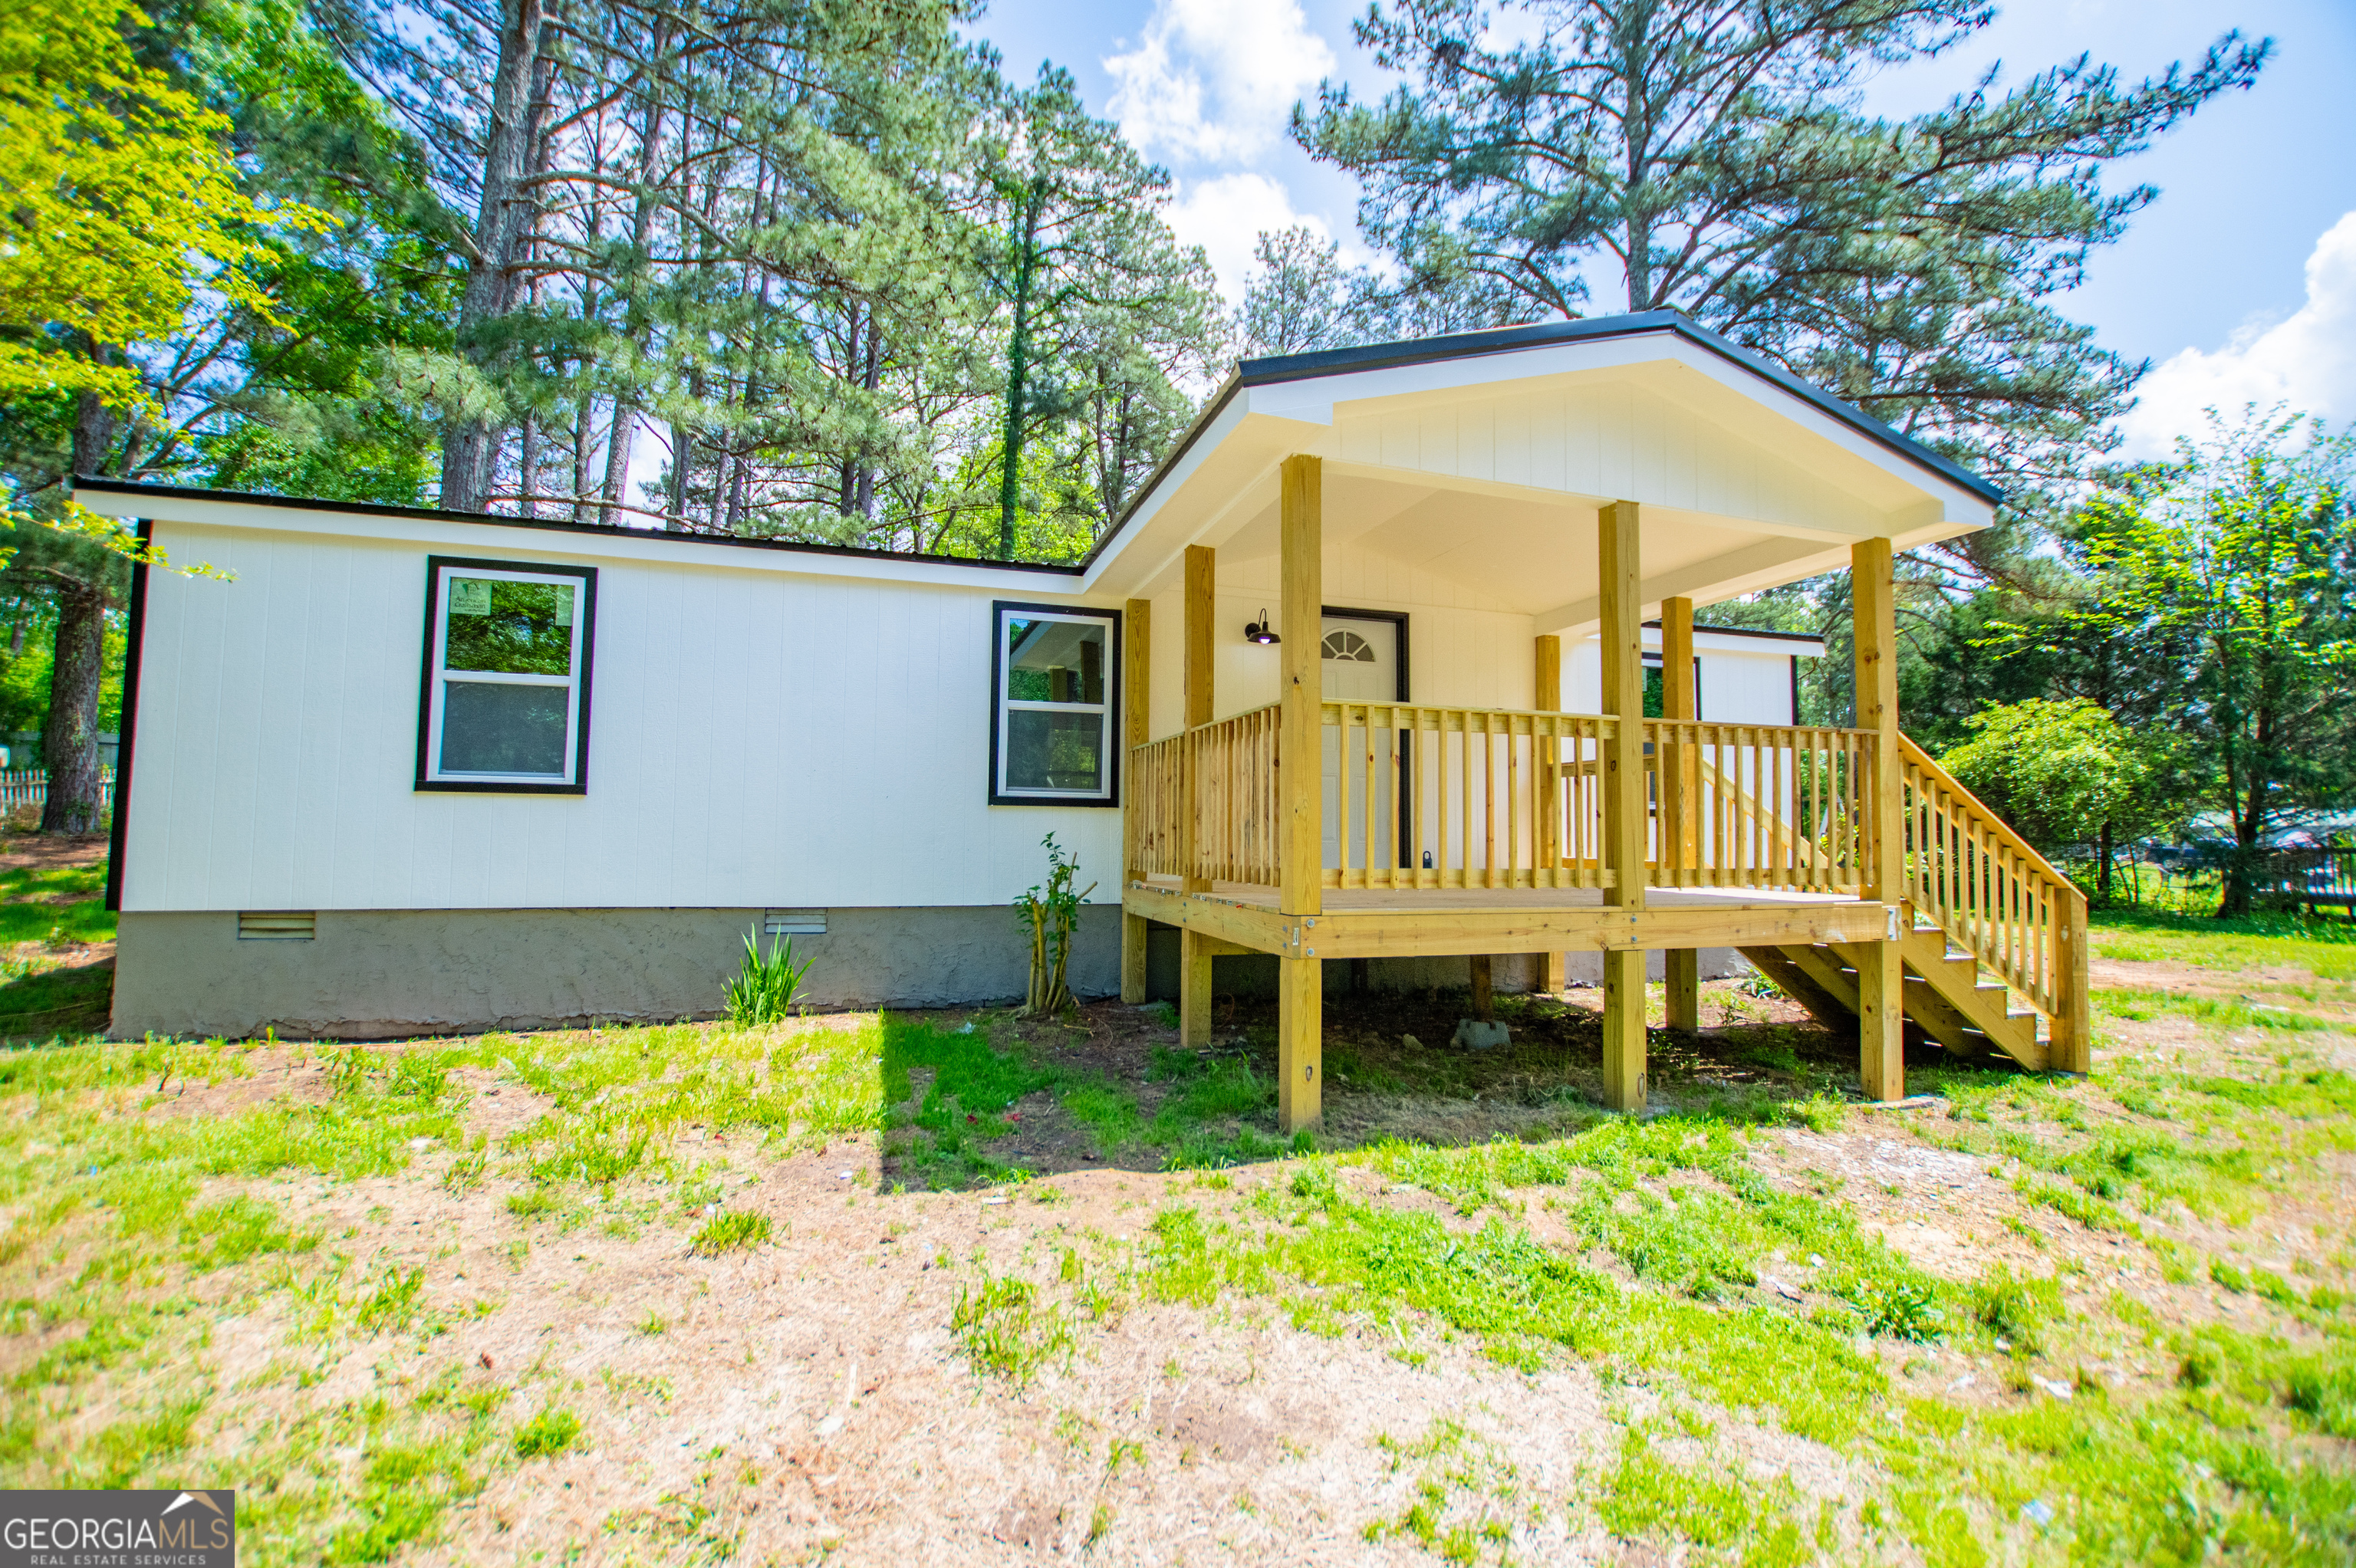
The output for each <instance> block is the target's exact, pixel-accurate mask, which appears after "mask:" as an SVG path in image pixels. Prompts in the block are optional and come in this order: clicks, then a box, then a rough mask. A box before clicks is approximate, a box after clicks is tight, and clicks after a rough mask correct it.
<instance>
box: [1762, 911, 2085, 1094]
mask: <svg viewBox="0 0 2356 1568" xmlns="http://www.w3.org/2000/svg"><path fill="white" fill-rule="evenodd" d="M1740 951H1741V953H1742V955H1743V956H1744V957H1745V958H1747V959H1749V960H1750V961H1751V966H1752V967H1754V968H1756V969H1757V970H1759V972H1760V973H1762V975H1765V976H1767V977H1768V979H1770V980H1772V981H1773V982H1774V983H1775V985H1776V987H1778V988H1779V989H1781V990H1782V991H1783V993H1784V994H1785V995H1786V996H1789V997H1791V998H1792V999H1793V1000H1794V1001H1796V1002H1798V1003H1799V1004H1800V1005H1801V1006H1802V1007H1804V1008H1806V1009H1807V1010H1808V1012H1809V1014H1810V1015H1811V1016H1813V1017H1814V1018H1815V1019H1816V1021H1817V1022H1819V1023H1821V1024H1823V1025H1824V1026H1825V1027H1826V1028H1827V1029H1854V1028H1855V1027H1856V1023H1857V1014H1858V989H1857V963H1858V953H1857V952H1856V950H1855V949H1854V948H1853V947H1851V946H1847V945H1840V946H1833V945H1821V946H1810V947H1802V946H1796V945H1794V946H1789V947H1746V948H1743V949H1741V950H1740ZM1900 954H1901V959H1902V960H1903V965H1904V968H1903V972H1904V975H1905V978H1906V996H1905V1012H1906V1017H1907V1018H1908V1019H1910V1020H1912V1022H1913V1023H1914V1024H1915V1025H1916V1026H1917V1027H1918V1028H1920V1029H1922V1032H1923V1033H1924V1034H1926V1035H1928V1036H1929V1037H1930V1038H1931V1039H1933V1040H1936V1041H1938V1042H1939V1044H1940V1045H1942V1046H1944V1047H1945V1048H1946V1049H1947V1050H1949V1051H1954V1052H1956V1053H1958V1054H1960V1055H1966V1056H1976V1055H1980V1054H1982V1053H1984V1052H1985V1051H1988V1050H1990V1049H1994V1050H1997V1051H2002V1052H2003V1053H2004V1054H2006V1055H2007V1056H2009V1057H2011V1058H2012V1059H2013V1060H2014V1061H2018V1062H2019V1063H2020V1064H2021V1065H2022V1066H2024V1067H2026V1068H2029V1070H2030V1071H2032V1072H2041V1071H2043V1070H2044V1067H2045V1064H2046V1061H2047V1059H2048V1051H2047V1047H2046V1041H2045V1040H2043V1039H2041V1038H2040V1035H2039V1032H2038V1027H2037V1026H2038V1021H2039V1016H2038V1015H2037V1014H2035V1013H2033V1012H2015V1011H2013V1010H2012V996H2011V993H2010V992H2009V991H2008V990H2007V989H2006V988H2005V987H2002V986H1998V985H1984V984H1982V983H1981V981H1980V966H1979V961H1978V960H1977V959H1976V958H1974V957H1973V956H1972V955H1970V954H1967V953H1960V952H1957V951H1955V950H1954V948H1953V947H1951V946H1950V945H1949V944H1948V941H1947V933H1945V932H1944V931H1943V930H1941V929H1940V928H1939V927H1937V926H1935V925H1928V924H1916V925H1914V926H1913V927H1912V929H1911V930H1909V931H1908V932H1907V933H1906V934H1905V936H1904V937H1902V938H1901V946H1900Z"/></svg>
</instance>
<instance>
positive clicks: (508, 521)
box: [73, 475, 1087, 577]
mask: <svg viewBox="0 0 2356 1568" xmlns="http://www.w3.org/2000/svg"><path fill="white" fill-rule="evenodd" d="M73 488H74V490H75V492H76V493H77V494H80V492H82V491H85V490H88V491H100V492H103V493H105V494H108V495H113V496H167V497H170V498H172V499H174V500H187V501H234V502H240V503H242V504H244V505H247V506H256V507H288V508H299V509H301V510H304V511H314V512H346V513H350V514H353V515H356V516H359V517H420V518H427V519H431V520H433V521H436V522H460V523H477V524H481V525H485V526H487V527H491V528H541V529H545V530H547V531H549V532H552V533H562V534H590V535H594V536H595V537H597V538H599V539H647V540H658V539H659V540H663V541H666V542H669V543H672V544H712V545H726V546H731V547H733V548H735V549H768V550H786V551H789V552H793V553H798V554H802V555H830V556H841V557H847V558H850V559H851V560H905V561H910V562H914V563H916V564H920V565H926V566H963V567H972V568H977V569H980V570H985V571H1035V572H1045V573H1047V574H1049V575H1051V576H1056V577H1077V576H1079V575H1080V574H1081V573H1082V572H1084V571H1087V565H1086V563H1082V564H1080V565H1077V566H1072V565H1066V564H1063V563H1060V562H1055V561H1037V560H979V559H977V558H975V557H973V556H965V555H926V554H919V553H917V552H916V551H915V550H902V549H860V548H859V547H857V546H855V545H839V544H808V543H805V542H803V541H801V540H798V539H744V538H743V537H741V536H738V535H735V534H689V533H673V532H670V531H669V530H667V529H661V528H622V527H618V526H614V525H609V524H605V523H575V522H571V521H567V520H565V519H562V518H557V517H504V516H502V515H500V514H499V513H497V512H445V511H444V510H442V509H441V508H440V507H392V506H386V505H384V504H382V503H380V502H375V501H323V500H316V499H314V498H311V497H308V496H271V495H264V494H262V493H260V492H257V491H250V490H208V489H204V488H202V487H200V486H197V485H151V484H144V483H138V482H134V481H132V480H127V479H106V478H101V477H96V476H93V475H75V476H74V480H73Z"/></svg>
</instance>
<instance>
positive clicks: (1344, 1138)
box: [879, 981, 2014, 1191]
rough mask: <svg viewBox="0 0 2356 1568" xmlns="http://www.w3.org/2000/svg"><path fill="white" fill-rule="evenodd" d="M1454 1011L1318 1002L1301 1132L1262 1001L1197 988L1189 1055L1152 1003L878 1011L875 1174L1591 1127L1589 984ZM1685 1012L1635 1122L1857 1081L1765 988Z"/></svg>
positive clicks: (1655, 1038)
mask: <svg viewBox="0 0 2356 1568" xmlns="http://www.w3.org/2000/svg"><path fill="white" fill-rule="evenodd" d="M1657 989H1658V987H1655V991H1656V992H1657ZM1654 1010H1655V1013H1656V1014H1657V1012H1658V1010H1659V1008H1658V997H1657V996H1656V997H1655V1008H1654ZM1469 1012H1470V997H1469V995H1468V993H1467V992H1466V991H1464V990H1463V989H1462V988H1457V989H1444V988H1443V989H1431V990H1419V991H1405V992H1344V993H1339V994H1335V995H1332V996H1329V997H1327V998H1326V1004H1325V1018H1324V1077H1325V1087H1324V1095H1323V1111H1324V1119H1323V1125H1322V1127H1321V1128H1319V1129H1318V1130H1317V1131H1316V1132H1314V1133H1303V1134H1300V1135H1286V1134H1284V1133H1283V1132H1281V1131H1280V1128H1279V1127H1278V1125H1277V1118H1276V1038H1277V1031H1276V1025H1277V1015H1276V1005H1275V1004H1274V1003H1273V1002H1268V1001H1258V1000H1253V999H1249V998H1241V997H1225V996H1223V997H1217V998H1216V999H1215V1006H1214V1015H1213V1016H1214V1027H1213V1029H1212V1031H1211V1040H1210V1043H1209V1044H1208V1045H1206V1046H1205V1047H1203V1048H1201V1049H1200V1050H1190V1049H1186V1048H1184V1047H1182V1046H1181V1045H1180V1044H1179V1039H1178V1029H1177V1016H1176V1012H1175V1010H1174V1009H1173V1008H1171V1007H1169V1006H1168V1005H1167V1004H1165V1003H1149V1004H1146V1005H1144V1006H1142V1007H1131V1006H1128V1005H1125V1004H1122V1003H1120V1002H1118V1001H1098V1002H1091V1003H1087V1004H1085V1005H1083V1006H1082V1007H1080V1008H1077V1009H1076V1010H1074V1011H1072V1012H1070V1013H1066V1014H1065V1015H1063V1016H1062V1017H1059V1018H1055V1019H1023V1018H1017V1017H1014V1016H1012V1014H1011V1013H1008V1012H1003V1011H997V1012H993V1011H972V1012H969V1011H961V1010H952V1011H946V1012H928V1013H903V1014H889V1015H886V1016H885V1018H884V1020H883V1033H884V1047H883V1053H882V1056H881V1065H882V1071H883V1080H884V1081H883V1097H884V1100H885V1102H886V1103H887V1104H889V1105H890V1107H891V1112H890V1117H889V1120H890V1125H889V1129H888V1130H887V1132H886V1134H885V1136H884V1139H883V1166H882V1169H881V1171H880V1173H879V1174H880V1178H881V1183H880V1184H881V1186H882V1188H883V1189H884V1190H886V1191H889V1190H891V1189H893V1188H894V1186H895V1185H896V1186H899V1187H901V1188H903V1189H909V1190H921V1189H941V1188H956V1187H967V1186H972V1185H976V1184H979V1183H986V1182H991V1181H998V1180H1004V1179H1008V1178H1010V1177H1013V1178H1017V1179H1019V1178H1021V1177H1023V1176H1026V1175H1027V1176H1038V1177H1046V1176H1054V1175H1059V1174H1063V1173H1066V1172H1070V1171H1076V1170H1089V1169H1104V1168H1114V1169H1126V1170H1135V1171H1151V1170H1179V1169H1190V1168H1191V1169H1213V1168H1226V1167H1231V1166H1238V1165H1247V1164H1251V1163H1254V1162H1258V1161H1261V1160H1268V1159H1274V1158H1279V1157H1284V1156H1287V1155H1291V1154H1298V1153H1307V1152H1312V1151H1315V1150H1344V1149H1350V1148H1357V1147H1365V1146H1368V1145H1373V1144H1379V1143H1383V1142H1387V1141H1390V1140H1398V1141H1403V1142H1408V1143H1418V1144H1429V1145H1437V1146H1443V1147H1455V1146H1462V1145H1467V1144H1475V1143H1484V1142H1487V1141H1489V1140H1491V1139H1493V1138H1497V1137H1510V1138H1515V1139H1520V1140H1525V1141H1537V1140H1543V1139H1547V1138H1550V1137H1555V1136H1568V1135H1569V1134H1572V1133H1575V1132H1578V1131H1579V1130H1580V1129H1582V1128H1584V1127H1587V1126H1591V1125H1594V1124H1595V1123H1596V1122H1597V1121H1599V1120H1601V1119H1603V1118H1604V1117H1606V1116H1608V1115H1611V1113H1610V1112H1608V1111H1606V1110H1605V1109H1604V1108H1603V1074H1602V1020H1601V999H1600V997H1599V995H1598V994H1597V993H1595V992H1593V991H1584V992H1582V991H1577V990H1574V991H1571V992H1569V993H1567V994H1566V995H1565V996H1563V997H1543V996H1500V997H1497V998H1496V1000H1495V1012H1496V1017H1497V1019H1498V1020H1499V1021H1501V1022H1503V1023H1505V1025H1506V1026H1507V1028H1508V1029H1509V1031H1510V1033H1511V1040H1510V1042H1509V1043H1507V1044H1505V1045H1503V1046H1499V1047H1495V1048H1493V1049H1489V1050H1484V1051H1475V1050H1471V1049H1467V1048H1465V1047H1462V1046H1458V1045H1456V1044H1454V1043H1452V1042H1453V1040H1454V1037H1455V1034H1456V1029H1457V1025H1458V1023H1459V1022H1460V1021H1461V1020H1462V1019H1465V1018H1466V1017H1467V1016H1469ZM1702 1017H1703V1019H1704V1021H1705V1027H1704V1028H1703V1029H1702V1030H1701V1031H1700V1032H1699V1033H1698V1034H1693V1035H1684V1034H1676V1033H1672V1032H1670V1031H1669V1030H1667V1029H1657V1028H1656V1029H1652V1030H1650V1031H1649V1038H1648V1055H1649V1065H1650V1072H1651V1080H1652V1093H1651V1104H1650V1112H1651V1114H1655V1115H1662V1114H1673V1113H1682V1114H1690V1115H1706V1116H1710V1117H1713V1118H1717V1119H1725V1120H1735V1121H1743V1122H1783V1121H1786V1120H1789V1119H1792V1118H1793V1117H1794V1115H1799V1116H1801V1117H1803V1118H1804V1117H1805V1116H1806V1115H1807V1114H1808V1107H1809V1106H1810V1105H1811V1104H1823V1103H1824V1102H1825V1101H1826V1099H1827V1098H1833V1099H1837V1098H1841V1097H1844V1096H1847V1095H1853V1094H1854V1093H1856V1091H1857V1088H1858V1073H1857V1044H1856V1038H1855V1036H1854V1035H1853V1034H1851V1035H1847V1036H1843V1035H1840V1034H1837V1033H1835V1032H1832V1031H1828V1030H1826V1029H1823V1028H1822V1027H1820V1026H1819V1025H1817V1024H1816V1023H1815V1021H1814V1020H1813V1019H1809V1018H1808V1017H1807V1016H1806V1015H1805V1014H1804V1013H1803V1012H1801V1011H1800V1010H1799V1009H1798V1008H1794V1007H1793V1006H1792V1005H1790V1004H1789V1003H1788V1002H1786V1001H1784V1000H1783V998H1781V997H1761V996H1757V995H1754V994H1752V993H1751V992H1749V991H1746V990H1744V989H1743V988H1742V987H1741V985H1740V983H1739V982H1734V981H1725V982H1714V983H1712V984H1710V985H1708V986H1707V987H1704V999H1703V1007H1702ZM1907 1060H1908V1067H1909V1070H1910V1072H1918V1073H1931V1074H1935V1073H1936V1072H1944V1071H1950V1070H1957V1069H1958V1068H1960V1069H1961V1070H1963V1071H1990V1072H2009V1071H2013V1070H2014V1069H2013V1068H2012V1064H2011V1063H2009V1062H2004V1061H1997V1062H1992V1063H1989V1064H1987V1066H1986V1067H1985V1068H1981V1067H1978V1066H1976V1064H1958V1063H1956V1062H1955V1061H1954V1060H1953V1059H1952V1058H1949V1057H1948V1056H1946V1055H1945V1053H1944V1052H1942V1051H1939V1050H1938V1049H1937V1048H1935V1047H1925V1046H1922V1045H1919V1044H1916V1045H1910V1049H1909V1051H1908V1059H1907Z"/></svg>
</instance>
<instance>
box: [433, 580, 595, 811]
mask: <svg viewBox="0 0 2356 1568" xmlns="http://www.w3.org/2000/svg"><path fill="white" fill-rule="evenodd" d="M596 617H597V571H596V568H594V567H589V566H543V565H541V564H539V563H537V562H532V561H515V560H460V559H457V558H455V557H451V556H440V555H437V556H429V557H427V558H426V562H425V677H424V688H423V691H422V693H421V694H420V697H419V699H418V716H417V787H418V788H419V789H422V790H480V791H493V792H498V793H501V794H523V795H534V794H541V795H545V794H562V795H580V794H584V793H585V792H586V791H587V789H588V781H589V670H590V663H591V657H592V652H593V647H594V642H595V631H596Z"/></svg>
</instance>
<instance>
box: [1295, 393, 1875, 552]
mask: <svg viewBox="0 0 2356 1568" xmlns="http://www.w3.org/2000/svg"><path fill="white" fill-rule="evenodd" d="M1335 436H1336V447H1337V451H1338V453H1339V455H1340V456H1341V457H1342V458H1343V459H1344V461H1347V462H1352V463H1370V464H1381V465H1383V466H1384V467H1387V468H1398V469H1409V470H1420V471H1422V472H1425V473H1430V474H1448V475H1457V476H1459V477H1461V478H1466V479H1477V480H1490V481H1494V482H1497V483H1501V484H1508V485H1531V486H1536V487H1539V488H1544V489H1550V490H1559V491H1562V492H1565V493H1567V494H1569V495H1574V496H1619V497H1624V498H1626V499H1629V500H1634V501H1642V502H1644V503H1645V504H1647V505H1651V506H1659V507H1675V508H1678V509H1680V510H1685V511H1692V512H1698V513H1708V514H1715V515H1719V516H1723V517H1751V518H1758V519H1760V520H1762V521H1765V522H1770V523H1787V524H1793V525H1796V526H1804V527H1812V528H1826V527H1829V528H1838V529H1842V530H1845V531H1851V532H1858V533H1868V532H1871V531H1872V530H1873V529H1874V528H1878V527H1882V526H1885V524H1886V518H1885V517H1884V516H1883V511H1882V508H1881V507H1879V506H1878V505H1876V504H1874V503H1873V502H1871V501H1869V500H1868V499H1867V498H1866V497H1864V496H1858V495H1857V494H1855V493H1853V492H1851V491H1849V490H1847V489H1845V488H1843V487H1842V486H1841V485H1837V484H1835V483H1833V482H1831V481H1830V480H1828V479H1826V478H1825V477H1824V476H1823V475H1821V474H1820V473H1818V472H1816V471H1815V470H1814V469H1812V468H1810V467H1808V466H1805V465H1804V464H1801V463H1799V462H1796V461H1794V459H1793V458H1791V457H1788V456H1784V455H1781V454H1779V453H1775V452H1772V451H1771V450H1769V449H1768V448H1766V447H1763V446H1762V445H1760V444H1759V443H1756V442H1754V441H1752V440H1751V439H1749V438H1748V437H1746V436H1744V435H1741V434H1739V433H1737V432H1732V431H1730V430H1728V429H1727V428H1726V426H1725V425H1724V424H1722V423H1721V422H1719V421H1715V420H1712V419H1710V418H1708V417H1707V416H1705V415H1703V414H1701V413H1699V412H1697V411H1695V410H1693V409H1690V408H1687V407H1686V406H1684V405H1683V404H1681V403H1677V402H1675V401H1673V400H1670V399H1668V398H1666V397H1664V396H1662V395H1661V394H1660V393H1658V392H1656V391H1654V390H1652V389H1649V388H1645V387H1642V386H1637V385H1634V384H1633V383H1630V382H1626V381H1612V382H1590V383H1585V384H1578V385H1571V386H1535V387H1522V388H1515V389H1510V390H1508V389H1500V390H1499V391H1497V392H1494V393H1489V394H1485V395H1465V396H1462V397H1458V398H1454V399H1450V400H1433V401H1430V402H1427V403H1423V404H1420V405H1419V406H1416V407H1410V408H1407V409H1390V410H1386V411H1380V412H1376V413H1368V414H1362V415H1358V416H1356V417H1351V416H1350V415H1348V414H1346V413H1344V415H1343V417H1341V418H1340V419H1339V420H1338V421H1337V423H1336V429H1335Z"/></svg>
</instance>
